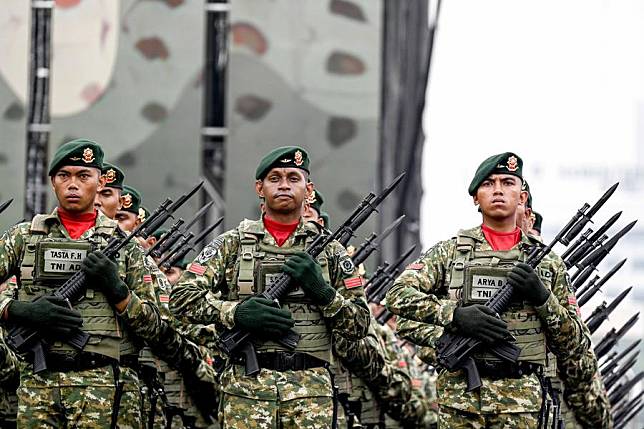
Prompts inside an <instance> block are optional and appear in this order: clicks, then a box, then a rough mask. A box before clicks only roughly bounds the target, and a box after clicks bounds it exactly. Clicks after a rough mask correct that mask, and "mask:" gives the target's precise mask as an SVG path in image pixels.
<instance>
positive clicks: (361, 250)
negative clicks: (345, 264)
mask: <svg viewBox="0 0 644 429" xmlns="http://www.w3.org/2000/svg"><path fill="white" fill-rule="evenodd" d="M403 219H405V215H402V216H400V217H399V218H398V219H396V220H395V221H393V222H392V224H391V225H389V226H388V227H387V228H386V229H385V230H384V231H382V233H381V234H380V235H378V234H376V233H375V232H374V233H372V234H371V235H370V236H369V238H367V239H366V240H365V242H364V243H362V245H361V246H360V247H358V249H356V251H355V252H354V253H353V256H351V260H352V261H353V263H354V265H355V266H358V265H360V264H362V263H363V262H364V261H365V260H366V259H367V258H368V257H369V256H370V255H371V254H372V253H373V252H374V251H375V250H376V249H378V248H379V247H380V243H382V242H383V240H384V239H385V238H387V237H388V236H389V234H391V233H392V232H393V231H394V230H395V229H396V228H398V226H400V224H401V223H402V221H403Z"/></svg>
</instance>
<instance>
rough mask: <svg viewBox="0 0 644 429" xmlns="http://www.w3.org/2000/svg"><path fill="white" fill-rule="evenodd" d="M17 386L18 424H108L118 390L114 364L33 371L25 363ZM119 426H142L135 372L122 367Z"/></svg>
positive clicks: (128, 428) (123, 428)
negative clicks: (70, 369) (66, 369)
mask: <svg viewBox="0 0 644 429" xmlns="http://www.w3.org/2000/svg"><path fill="white" fill-rule="evenodd" d="M21 369H22V370H21V374H20V387H19V388H18V417H17V426H18V428H109V427H110V424H111V416H112V410H113V405H114V394H115V391H116V387H115V380H114V372H113V369H112V367H110V366H106V367H101V368H96V369H91V370H85V371H70V372H52V371H44V372H43V373H41V374H37V375H36V374H33V372H32V371H31V369H30V368H27V367H26V366H24V365H23V368H21ZM119 381H120V382H122V383H123V386H124V388H123V394H122V396H121V400H120V405H119V412H118V418H117V427H118V428H120V429H142V428H143V417H142V414H141V393H140V388H139V380H138V376H137V375H136V372H135V371H133V370H131V369H129V368H126V367H121V370H120V377H119Z"/></svg>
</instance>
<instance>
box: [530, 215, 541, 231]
mask: <svg viewBox="0 0 644 429" xmlns="http://www.w3.org/2000/svg"><path fill="white" fill-rule="evenodd" d="M532 213H534V225H533V226H532V229H535V230H537V231H539V233H541V223H542V222H543V216H541V214H539V213H537V212H535V211H533V212H532Z"/></svg>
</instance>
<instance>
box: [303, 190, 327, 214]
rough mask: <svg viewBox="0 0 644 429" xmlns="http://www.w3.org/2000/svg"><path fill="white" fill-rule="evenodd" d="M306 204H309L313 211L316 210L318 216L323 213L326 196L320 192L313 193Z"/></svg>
mask: <svg viewBox="0 0 644 429" xmlns="http://www.w3.org/2000/svg"><path fill="white" fill-rule="evenodd" d="M306 202H307V203H309V205H310V206H311V208H312V209H315V211H316V212H318V214H320V213H322V210H321V208H322V204H324V195H322V192H320V191H318V190H314V191H313V192H311V194H310V195H309V197H308V198H307V199H306Z"/></svg>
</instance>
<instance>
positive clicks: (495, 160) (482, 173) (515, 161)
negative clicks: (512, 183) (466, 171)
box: [467, 152, 523, 196]
mask: <svg viewBox="0 0 644 429" xmlns="http://www.w3.org/2000/svg"><path fill="white" fill-rule="evenodd" d="M522 171H523V160H522V159H521V158H519V156H518V155H516V154H514V153H512V152H505V153H500V154H498V155H492V156H491V157H489V158H488V159H486V160H485V161H483V162H482V163H481V165H479V168H477V169H476V173H475V174H474V178H473V179H472V182H471V183H470V187H469V188H467V192H468V193H469V194H470V195H472V196H474V195H476V191H477V189H478V188H479V186H481V183H483V181H484V180H485V179H487V178H488V177H490V175H492V174H511V175H513V176H517V177H519V178H521V180H523V175H522Z"/></svg>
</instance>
